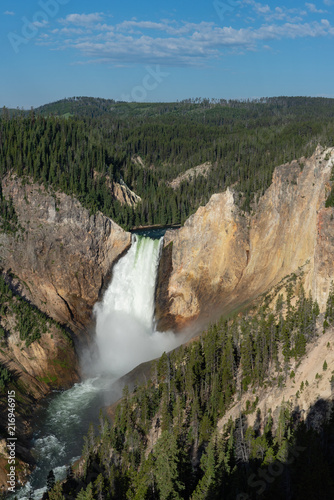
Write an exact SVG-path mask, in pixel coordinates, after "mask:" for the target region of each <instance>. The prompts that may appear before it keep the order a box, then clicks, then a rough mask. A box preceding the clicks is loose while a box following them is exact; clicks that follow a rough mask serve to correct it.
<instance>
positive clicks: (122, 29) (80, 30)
mask: <svg viewBox="0 0 334 500" xmlns="http://www.w3.org/2000/svg"><path fill="white" fill-rule="evenodd" d="M247 1H253V0H247ZM265 10H267V9H265ZM267 12H268V15H272V14H273V13H274V14H275V15H276V16H280V15H282V19H284V17H286V12H285V11H284V10H283V9H282V8H280V7H277V8H276V9H275V11H271V10H270V12H269V11H268V10H267ZM102 20H103V14H101V13H95V14H70V15H69V16H67V17H66V18H65V19H63V20H61V23H62V25H63V26H62V27H61V29H59V30H54V29H53V30H51V29H50V30H49V35H50V38H49V39H48V42H50V40H52V43H53V45H52V47H53V49H54V50H66V49H69V48H71V49H74V50H76V51H77V52H78V53H79V54H80V55H81V56H82V61H78V63H79V64H87V63H88V62H89V63H91V62H95V63H100V64H102V63H106V62H108V63H112V64H115V65H119V64H131V63H157V64H161V65H163V64H165V65H173V66H180V65H182V66H185V65H199V64H203V63H205V62H207V61H208V59H213V58H219V57H221V56H222V55H223V54H224V53H231V52H232V53H235V52H237V53H241V52H245V51H251V50H260V49H261V50H269V46H268V43H270V42H271V41H274V40H283V39H285V40H287V39H288V40H293V39H297V38H316V37H331V36H333V35H334V28H333V27H332V26H331V24H330V22H329V21H328V20H326V19H323V20H321V21H320V22H316V21H314V22H311V23H306V22H291V21H288V22H280V21H272V22H268V21H266V22H264V23H262V24H261V23H260V24H259V25H258V26H256V25H254V24H253V25H252V26H249V25H248V26H247V27H246V28H233V27H231V26H230V27H228V26H225V27H221V26H217V25H216V24H214V23H211V22H201V23H197V24H196V23H188V22H182V23H178V22H176V21H173V20H161V21H160V22H153V21H138V20H135V19H131V20H125V21H123V22H121V23H119V24H116V23H115V24H111V23H110V24H108V23H106V22H104V21H103V23H102V22H101V21H102ZM40 41H41V40H40ZM43 42H45V39H44V40H43Z"/></svg>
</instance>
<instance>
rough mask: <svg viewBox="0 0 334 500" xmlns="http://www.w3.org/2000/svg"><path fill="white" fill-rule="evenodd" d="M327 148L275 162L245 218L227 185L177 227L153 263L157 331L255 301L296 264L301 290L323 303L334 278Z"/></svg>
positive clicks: (331, 154) (331, 155) (332, 158)
mask: <svg viewBox="0 0 334 500" xmlns="http://www.w3.org/2000/svg"><path fill="white" fill-rule="evenodd" d="M333 163H334V148H331V149H328V150H326V151H324V150H322V149H321V148H317V150H316V152H315V154H314V155H313V156H312V157H311V158H310V159H308V160H305V159H302V160H300V161H298V162H297V161H294V162H292V163H290V164H287V165H282V166H280V167H278V168H277V169H276V170H275V172H274V175H273V182H272V185H271V186H270V187H269V188H268V190H267V191H266V193H265V194H264V195H263V196H262V198H261V199H260V200H259V202H258V205H257V207H256V209H255V211H254V213H253V214H252V215H248V214H243V213H242V212H241V211H240V209H239V208H238V207H237V206H236V204H235V202H234V195H233V193H232V192H231V191H230V190H229V189H228V190H227V191H226V192H224V193H221V194H216V195H213V196H212V197H211V199H210V201H209V203H208V204H207V205H206V206H205V207H201V208H199V209H198V210H197V212H196V213H195V214H194V215H193V216H192V217H190V218H189V219H188V221H187V222H186V223H185V225H184V227H183V228H181V229H180V230H178V231H168V232H167V233H166V237H165V246H164V250H163V253H162V259H161V263H160V269H159V276H158V285H157V306H156V313H157V319H158V328H159V329H162V330H165V329H168V328H173V329H175V330H179V329H181V328H182V327H183V326H185V325H186V324H190V323H192V322H193V321H194V320H197V319H202V320H204V321H205V319H208V318H209V316H210V315H211V314H212V313H213V312H214V311H215V310H219V312H220V314H221V313H224V312H229V311H231V310H234V309H236V308H238V307H240V306H242V305H244V304H246V303H248V302H251V301H252V300H254V299H255V298H256V297H257V296H259V295H260V294H262V293H264V292H266V291H267V290H268V289H269V288H271V287H272V286H274V285H275V284H277V283H278V282H279V281H280V280H281V279H282V278H283V277H285V276H286V275H288V274H290V273H293V272H296V271H298V268H300V267H303V271H304V284H305V289H306V291H311V292H312V295H313V297H314V298H316V299H317V300H318V302H319V305H320V309H321V310H323V309H324V308H325V304H326V300H327V296H328V291H329V286H330V282H331V280H332V279H333V276H334V264H333V261H334V222H333V221H332V219H333V215H332V212H333V209H332V208H327V209H326V208H325V200H326V197H327V195H328V192H329V190H330V183H329V180H330V176H331V168H332V165H333Z"/></svg>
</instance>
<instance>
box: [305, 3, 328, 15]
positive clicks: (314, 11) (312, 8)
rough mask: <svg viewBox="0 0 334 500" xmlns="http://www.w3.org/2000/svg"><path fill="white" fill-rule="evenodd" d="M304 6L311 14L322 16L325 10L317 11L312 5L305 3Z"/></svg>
mask: <svg viewBox="0 0 334 500" xmlns="http://www.w3.org/2000/svg"><path fill="white" fill-rule="evenodd" d="M305 6H306V7H307V8H308V10H309V11H310V12H312V14H324V13H325V12H327V11H326V10H321V9H317V7H316V6H315V4H314V3H306V4H305Z"/></svg>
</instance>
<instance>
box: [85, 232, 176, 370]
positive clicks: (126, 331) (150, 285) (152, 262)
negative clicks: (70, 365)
mask: <svg viewBox="0 0 334 500" xmlns="http://www.w3.org/2000/svg"><path fill="white" fill-rule="evenodd" d="M162 241H163V238H161V239H160V240H157V239H155V240H153V239H151V238H147V237H143V236H138V235H133V237H132V245H131V248H130V250H129V251H128V252H127V254H126V255H125V256H124V257H122V258H121V259H120V260H119V261H118V262H117V264H116V265H115V267H114V270H113V278H112V281H111V283H110V285H109V287H108V289H107V291H106V293H105V295H104V297H103V300H102V302H100V303H98V304H96V306H95V308H94V311H95V315H96V341H97V345H98V347H99V351H100V360H99V363H100V370H101V371H102V372H104V373H105V372H108V373H111V374H113V375H115V376H118V377H119V376H121V375H123V374H125V373H126V372H128V371H130V370H131V369H132V368H134V367H135V366H137V365H138V364H140V363H142V362H143V361H148V360H150V359H152V358H155V357H157V356H159V355H161V354H162V353H163V352H164V351H168V350H171V349H173V348H174V347H176V346H177V345H179V344H180V339H179V338H177V337H176V336H175V335H174V334H173V333H172V332H164V333H162V332H157V331H156V330H155V328H154V293H155V286H156V277H157V270H158V265H159V257H160V248H161V245H162Z"/></svg>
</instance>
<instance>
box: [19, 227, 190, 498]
mask: <svg viewBox="0 0 334 500" xmlns="http://www.w3.org/2000/svg"><path fill="white" fill-rule="evenodd" d="M161 245H162V239H161V240H152V239H151V238H144V237H141V236H137V235H135V236H133V238H132V246H131V248H130V250H129V251H128V252H127V254H126V255H125V256H124V257H122V258H121V259H120V260H119V261H118V263H117V264H116V265H115V267H114V272H113V279H112V282H111V283H110V285H109V287H108V289H107V291H106V293H105V295H104V298H103V301H102V302H101V303H98V304H96V306H95V308H94V311H95V314H96V320H97V327H96V339H97V344H98V347H99V351H100V360H99V367H98V368H99V370H96V371H98V372H99V373H100V374H101V372H104V374H105V376H104V377H103V376H99V377H97V378H94V379H87V380H85V381H84V382H81V383H79V384H75V385H74V386H73V387H72V388H71V389H69V390H68V391H65V392H64V393H61V394H58V395H57V396H56V397H55V398H54V399H53V400H52V401H51V403H50V405H49V407H48V409H47V415H46V418H45V422H44V424H43V426H42V427H43V428H42V429H41V430H40V431H38V432H37V434H35V439H34V441H35V443H34V448H33V453H34V454H35V456H36V460H37V463H38V466H37V468H36V469H35V471H34V472H33V474H32V476H31V478H30V481H31V482H30V483H28V485H27V486H26V487H24V488H22V489H21V491H19V492H17V493H16V494H15V497H16V496H17V497H18V498H19V499H22V500H28V491H29V488H30V486H31V487H32V488H33V489H34V499H35V500H37V499H38V500H40V498H41V496H42V494H43V493H44V492H45V491H46V486H45V480H46V477H47V474H48V472H49V471H50V468H52V469H53V470H54V472H55V474H56V478H57V479H63V478H64V477H65V475H66V469H67V465H68V464H69V463H70V462H71V461H72V460H73V459H74V457H76V458H77V457H78V456H79V455H80V453H81V447H82V441H81V437H82V434H85V433H86V432H87V430H88V425H89V422H91V421H94V420H95V421H96V420H97V418H98V409H99V408H101V407H102V406H104V405H106V404H110V403H112V402H114V401H117V399H118V398H119V397H120V393H119V387H117V385H116V386H115V387H114V386H113V385H111V384H112V382H114V381H116V379H117V378H118V377H120V376H122V375H124V374H125V373H127V372H128V371H130V370H131V369H132V368H134V367H135V366H137V365H139V364H140V363H142V362H144V361H148V360H150V359H153V358H156V357H158V356H160V355H161V354H162V353H163V352H164V351H166V352H168V351H170V350H171V349H173V348H175V347H177V346H178V345H180V344H181V343H182V342H184V341H185V337H184V336H181V335H180V334H178V335H174V334H173V333H172V332H165V333H162V332H157V331H156V330H155V328H154V292H155V284H156V275H157V269H158V265H159V256H160V249H161ZM79 436H80V438H79Z"/></svg>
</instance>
